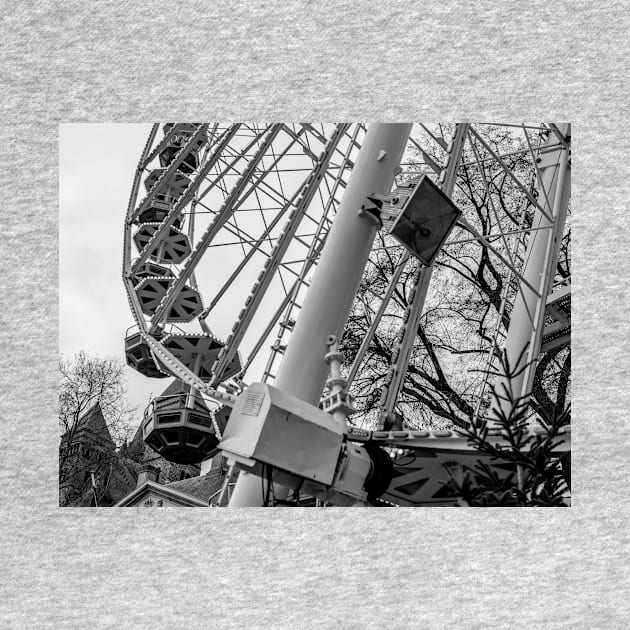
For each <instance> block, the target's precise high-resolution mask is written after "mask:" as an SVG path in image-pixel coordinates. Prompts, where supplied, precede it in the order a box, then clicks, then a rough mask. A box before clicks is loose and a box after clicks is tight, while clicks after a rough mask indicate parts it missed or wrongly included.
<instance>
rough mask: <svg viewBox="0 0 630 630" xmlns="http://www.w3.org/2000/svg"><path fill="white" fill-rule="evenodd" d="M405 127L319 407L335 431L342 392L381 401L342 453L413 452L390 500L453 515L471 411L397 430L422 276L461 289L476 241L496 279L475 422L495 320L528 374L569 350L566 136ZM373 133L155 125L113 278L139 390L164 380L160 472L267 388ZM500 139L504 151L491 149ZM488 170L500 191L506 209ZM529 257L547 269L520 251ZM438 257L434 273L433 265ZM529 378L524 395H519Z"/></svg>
mask: <svg viewBox="0 0 630 630" xmlns="http://www.w3.org/2000/svg"><path fill="white" fill-rule="evenodd" d="M488 129H491V130H492V134H494V135H493V136H492V134H491V136H489V135H488V133H487V130H488ZM410 130H411V133H410V134H409V133H408V134H407V135H408V136H409V139H408V141H407V144H406V150H405V153H404V157H403V159H402V162H401V165H400V166H399V167H398V166H397V168H396V178H395V181H394V182H393V186H392V188H391V190H387V191H385V194H383V192H382V191H374V194H369V195H367V196H366V197H365V200H364V203H362V204H360V206H359V207H358V208H357V214H358V215H360V216H362V217H363V220H365V221H367V222H369V223H371V224H373V226H374V230H375V231H376V230H378V238H377V239H376V240H375V244H374V247H372V249H371V251H370V253H369V260H368V263H367V265H365V271H364V278H365V282H362V285H361V288H362V291H361V292H359V293H357V295H356V296H354V295H353V296H350V299H351V301H352V310H351V318H350V321H351V322H356V321H358V320H361V322H362V324H361V325H362V326H363V327H362V328H361V327H359V328H357V329H356V330H355V333H356V331H359V334H360V336H361V338H360V343H356V344H355V346H354V349H353V352H352V356H351V357H349V358H351V359H352V362H348V363H347V365H346V370H345V371H346V373H347V378H344V377H342V376H341V372H340V367H341V363H342V362H343V359H344V357H343V356H342V355H341V354H340V353H339V352H338V351H337V345H335V344H336V340H334V341H333V340H332V339H331V340H330V343H331V344H332V345H331V348H330V352H329V355H330V356H329V358H328V359H327V367H326V368H325V369H331V371H332V372H333V377H331V378H330V379H329V381H328V385H329V386H330V394H329V395H328V396H326V397H324V400H323V401H322V405H321V406H322V408H323V409H324V410H325V411H328V412H330V413H334V412H337V413H339V410H340V409H341V410H343V412H344V417H345V418H347V417H348V415H350V416H351V414H353V413H354V412H355V411H356V409H355V407H353V404H352V395H353V394H355V395H356V396H358V397H360V396H361V395H366V396H368V397H369V396H372V397H373V398H374V397H375V391H374V390H375V389H377V390H378V396H377V398H378V404H377V405H376V406H374V405H373V407H375V409H376V411H374V409H373V410H372V415H371V416H370V414H369V413H367V414H365V415H364V416H363V424H364V426H358V425H357V424H355V423H353V422H352V417H350V418H349V420H348V425H347V426H348V429H347V431H345V437H344V441H345V440H348V441H349V442H352V443H355V444H365V443H368V442H369V443H370V444H372V445H373V444H377V445H378V446H379V447H386V448H387V449H388V450H390V451H391V449H397V450H398V452H399V453H400V454H402V455H408V454H409V453H411V452H413V453H415V454H416V455H418V454H420V455H421V456H415V457H414V458H412V461H411V464H406V463H405V461H408V459H409V458H407V460H404V458H401V459H400V461H398V462H397V461H396V459H395V452H394V469H395V472H396V474H395V476H394V478H393V479H391V478H390V479H389V480H388V481H389V482H388V485H387V487H388V489H387V492H385V494H384V495H383V496H384V498H385V500H386V501H388V502H390V503H393V504H396V505H429V504H435V505H442V504H449V499H448V497H445V496H443V493H441V488H442V485H441V484H440V482H439V479H440V474H439V473H438V469H440V467H442V468H443V466H444V465H445V464H446V465H447V466H448V465H449V464H451V463H452V462H453V461H455V460H456V461H468V460H470V459H471V458H474V457H477V456H478V454H477V453H474V452H471V450H470V448H469V447H468V446H467V444H466V440H465V439H463V438H462V437H461V436H459V435H458V434H457V433H456V432H455V431H453V428H455V427H457V426H458V425H460V426H461V424H463V423H464V422H465V420H464V418H465V416H466V413H463V415H462V414H460V415H458V413H457V410H456V411H455V412H453V413H452V414H451V416H449V418H450V425H449V426H447V427H443V426H439V425H438V428H435V426H436V425H433V426H429V427H422V426H413V423H410V422H404V421H403V420H402V419H403V418H404V417H406V416H410V417H416V418H418V419H422V418H423V417H424V416H422V414H420V415H417V413H416V412H417V404H415V403H414V401H413V400H412V399H410V397H409V395H408V393H406V391H405V390H406V387H405V379H406V378H407V376H408V368H409V366H410V365H412V366H413V365H415V361H416V360H417V359H418V356H419V355H420V354H422V352H424V351H425V350H423V347H422V346H423V344H422V341H423V340H419V339H418V334H417V333H418V326H419V322H420V320H421V318H422V317H423V310H424V309H425V308H426V305H427V300H428V301H429V303H430V302H431V299H432V298H431V295H430V290H429V289H430V283H431V282H430V281H431V278H432V276H433V275H435V279H434V282H437V283H438V285H439V283H442V284H444V283H446V284H448V283H449V282H451V283H452V282H453V278H454V276H455V275H457V274H459V275H460V276H461V275H462V274H461V269H458V268H457V267H456V265H455V264H454V263H453V260H455V259H457V258H458V256H459V257H461V258H462V259H463V258H465V257H466V256H471V255H472V254H471V253H470V248H471V247H473V245H474V246H481V247H483V250H484V255H486V256H489V257H491V259H492V261H493V266H492V269H493V270H499V271H498V272H497V273H500V274H502V278H504V281H503V282H502V283H501V285H502V291H501V294H500V295H499V296H492V297H493V299H498V302H499V303H498V306H497V307H496V308H495V309H494V311H493V314H492V315H491V316H488V321H487V322H484V334H483V335H481V337H482V338H481V339H480V340H479V342H478V345H477V351H476V354H475V356H476V358H477V360H478V362H479V365H481V364H483V366H482V367H485V369H480V370H478V372H479V374H480V377H479V378H477V379H476V380H475V381H474V383H473V384H472V385H471V387H470V388H469V390H467V391H466V393H465V394H464V396H463V397H464V398H466V400H465V401H464V402H462V403H461V405H460V406H461V407H462V409H464V410H468V409H472V410H473V416H475V415H479V414H480V413H483V412H484V409H485V406H487V404H488V400H489V391H490V390H489V385H490V382H489V380H490V379H489V376H488V375H489V374H490V373H491V369H490V366H494V367H496V365H495V363H494V362H495V361H496V357H497V356H499V355H500V352H499V350H501V349H502V348H503V347H504V346H509V345H510V341H509V339H508V336H509V330H508V329H507V326H506V325H505V319H506V314H509V315H512V321H514V320H515V319H517V318H516V317H515V313H516V312H521V311H522V313H521V314H520V315H518V317H520V318H521V319H523V321H524V322H525V323H524V325H522V326H520V329H521V330H520V331H517V332H516V333H515V332H514V330H515V329H516V328H517V327H516V326H512V327H510V330H511V331H512V337H514V335H517V336H518V339H517V340H516V341H512V347H513V348H516V347H517V345H518V344H519V343H521V344H522V343H525V346H526V347H527V348H528V352H529V357H526V358H525V359H523V360H524V361H525V362H526V363H527V364H530V363H532V360H533V359H535V358H536V356H534V354H536V353H539V352H540V351H541V348H543V349H544V348H547V349H549V348H550V347H559V346H562V345H566V344H567V343H568V341H569V339H570V275H569V274H566V275H563V276H561V277H558V274H557V273H556V265H557V261H558V257H559V250H560V245H561V243H562V239H563V237H564V236H565V233H566V224H567V220H566V217H567V208H568V206H569V202H568V193H567V192H566V190H565V189H566V188H567V186H566V183H565V182H567V181H568V176H566V172H567V169H568V166H570V156H569V155H570V154H569V148H570V132H569V131H568V129H567V128H564V127H559V126H556V125H519V126H512V125H472V124H460V125H456V126H455V125H452V126H424V125H414V126H413V127H410ZM367 132H368V127H367V126H366V125H363V124H232V125H219V124H202V123H167V124H164V125H162V126H160V125H157V124H156V125H154V126H153V128H152V130H151V133H150V135H149V138H148V139H147V143H146V145H145V147H144V150H143V151H142V154H141V157H140V160H139V163H138V167H137V170H136V174H135V179H134V184H133V188H132V193H131V198H130V202H129V206H128V209H127V215H126V219H125V231H124V254H123V279H124V283H125V288H126V291H127V295H128V299H129V304H130V309H131V313H132V316H133V318H134V320H135V324H134V326H133V327H132V329H130V330H129V331H128V334H127V336H126V339H125V350H126V355H127V361H128V363H129V364H130V365H131V366H132V367H133V368H134V369H136V370H138V371H139V372H141V373H142V374H144V375H145V376H147V377H149V378H168V377H174V379H175V380H174V381H173V383H172V384H171V385H169V387H168V388H167V389H166V391H165V392H164V394H163V395H162V396H159V397H157V398H156V399H155V400H154V401H153V402H152V404H151V407H150V409H149V410H147V414H146V416H145V419H144V421H143V436H144V439H145V441H146V442H147V443H148V444H149V445H150V446H151V447H152V448H153V449H154V450H155V451H156V452H158V453H160V454H161V455H162V456H164V457H165V458H167V459H169V460H171V461H175V462H179V463H199V462H201V461H203V460H206V459H207V458H209V457H211V456H212V455H213V454H214V453H216V451H217V445H218V443H219V440H220V439H221V437H222V435H223V433H224V431H225V429H226V426H227V425H228V419H229V417H230V410H231V408H232V407H233V405H234V403H235V400H236V397H237V396H238V395H239V394H241V393H242V392H243V391H245V390H247V388H248V385H249V384H251V383H263V384H269V385H273V384H274V382H275V380H276V376H277V374H278V369H279V366H280V365H281V363H282V359H283V355H284V354H285V352H286V349H287V346H288V345H289V344H290V340H291V337H292V334H293V330H294V328H295V326H296V322H297V321H298V319H299V315H300V311H301V309H302V306H303V304H304V302H305V299H306V297H307V295H308V293H309V288H310V286H311V282H312V278H313V274H314V272H315V270H316V268H317V266H318V263H319V261H320V260H321V257H322V251H323V250H324V246H325V244H326V242H327V239H328V235H329V233H330V231H331V226H332V225H333V223H334V220H335V216H336V214H337V212H338V211H339V207H340V204H341V201H342V199H343V194H344V191H345V189H346V188H347V187H348V182H349V180H350V177H351V174H352V173H353V170H354V167H355V165H356V163H357V160H358V159H359V156H360V152H361V148H362V146H363V145H364V142H365V139H366V134H367ZM499 136H500V137H501V138H502V141H503V144H504V146H508V147H512V148H513V149H514V150H513V151H510V150H508V151H505V150H504V151H503V152H501V150H500V149H499V148H498V144H497V137H499ZM377 159H380V158H377ZM498 173H500V174H501V177H500V179H501V186H502V187H505V189H506V190H507V189H509V190H510V191H511V193H512V194H511V195H510V197H509V203H506V199H507V196H506V195H503V193H504V192H505V191H504V190H500V189H499V188H498V186H497V184H496V180H497V177H498V175H497V174H498ZM471 178H476V179H477V180H478V181H477V184H478V187H479V188H478V192H479V194H481V196H482V197H485V198H484V199H483V201H482V202H480V205H483V207H484V208H485V210H484V213H482V214H480V213H479V212H477V213H475V212H474V210H475V208H476V206H475V204H476V201H475V196H474V194H472V209H471V207H470V206H471V203H469V202H470V200H467V199H466V192H467V191H466V190H465V186H466V185H467V184H468V185H469V184H470V180H471ZM558 191H560V192H558ZM556 198H557V199H556ZM537 234H544V235H545V238H538V239H537V238H534V235H537ZM351 238H352V236H351ZM536 241H537V242H538V245H536ZM536 247H538V249H539V250H541V252H542V253H540V252H533V253H532V249H535V248H536ZM440 257H441V258H442V259H443V261H444V264H443V265H442V266H440V265H439V264H438V265H437V266H436V264H435V262H436V259H438V258H440ZM534 259H535V260H536V261H540V262H539V263H537V264H538V266H537V267H536V265H533V266H532V264H531V261H532V260H534ZM438 262H439V261H438ZM375 270H377V271H375ZM338 273H339V274H344V273H346V270H344V269H339V270H338ZM375 273H376V275H377V276H379V277H378V278H377V280H378V281H373V280H374V276H375ZM370 274H372V276H370ZM541 277H542V281H541ZM481 281H482V282H483V281H484V279H483V278H482V279H481ZM401 295H402V296H404V299H401ZM322 302H323V303H322V306H321V307H322V309H325V308H331V307H330V306H329V305H327V304H326V303H325V302H326V300H322ZM352 316H354V319H353V318H352ZM527 322H530V324H531V325H528V324H527ZM539 322H543V325H540V324H539ZM490 329H492V331H491V332H488V331H489V330H490ZM382 331H385V333H384V336H383V337H382V339H386V340H387V339H389V342H390V344H391V348H390V350H391V352H390V353H389V354H388V355H387V356H386V357H385V359H383V357H381V358H380V359H381V362H380V363H378V361H375V359H374V356H373V355H371V353H370V348H371V347H372V345H373V344H374V343H375V340H377V341H378V339H379V334H381V332H382ZM331 332H332V331H331ZM388 335H389V336H388ZM528 335H529V338H527V339H526V337H527V336H528ZM344 339H345V337H344ZM339 341H340V342H341V341H342V339H341V335H340V339H339ZM434 352H435V350H434ZM327 356H328V355H327ZM511 358H514V357H511ZM383 360H385V361H386V362H387V361H388V362H389V365H388V366H387V369H385V370H384V369H383ZM321 362H322V364H326V361H324V356H322V357H321ZM451 363H452V362H451ZM446 364H449V362H448V361H446ZM477 367H479V366H478V365H477ZM450 368H451V369H453V370H457V365H454V366H453V365H450ZM414 369H415V368H414ZM526 372H527V371H526ZM529 372H530V373H527V374H524V375H523V376H522V381H523V382H522V385H521V387H522V388H524V389H527V387H530V386H531V379H532V378H533V376H532V374H531V370H530V371H529ZM464 404H465V405H468V406H467V407H465V406H463V405H464ZM414 413H416V415H415V416H414ZM468 415H469V416H470V414H468ZM370 423H371V424H370ZM460 423H461V424H460ZM449 427H450V428H449ZM372 466H373V463H372ZM429 478H430V479H431V480H430V481H429V482H427V479H429ZM381 485H382V483H381ZM451 502H452V501H451Z"/></svg>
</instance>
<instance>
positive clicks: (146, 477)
mask: <svg viewBox="0 0 630 630" xmlns="http://www.w3.org/2000/svg"><path fill="white" fill-rule="evenodd" d="M159 476H160V469H159V468H156V467H155V466H151V464H142V466H141V468H140V472H139V473H138V483H137V484H136V488H139V487H140V486H141V485H142V484H143V483H146V482H147V481H154V482H157V480H158V477H159Z"/></svg>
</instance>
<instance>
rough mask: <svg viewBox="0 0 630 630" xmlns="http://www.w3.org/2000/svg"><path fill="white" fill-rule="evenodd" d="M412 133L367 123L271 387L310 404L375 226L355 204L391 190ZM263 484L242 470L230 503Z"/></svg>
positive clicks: (254, 495)
mask: <svg viewBox="0 0 630 630" xmlns="http://www.w3.org/2000/svg"><path fill="white" fill-rule="evenodd" d="M410 132H411V124H392V123H377V124H372V125H370V127H369V129H368V131H367V134H366V136H365V140H364V142H363V146H362V147H361V150H360V151H359V155H358V157H357V161H356V164H355V167H354V169H353V171H352V174H351V175H350V178H349V180H348V185H347V187H346V190H345V192H344V195H343V199H342V201H341V203H340V205H339V210H338V212H337V216H336V217H335V220H334V222H333V225H332V227H331V230H330V233H329V235H328V238H327V240H326V245H325V246H324V249H323V251H322V256H321V260H320V262H319V264H318V266H317V268H316V269H315V273H314V275H313V281H312V282H311V286H310V288H309V290H308V293H307V294H306V297H305V300H304V304H303V306H302V309H301V310H300V313H299V316H298V319H297V322H296V324H295V329H294V330H293V333H292V335H291V339H290V340H289V344H288V347H287V350H286V354H285V355H284V358H283V360H282V363H281V365H280V369H279V371H278V375H277V377H276V380H275V383H274V385H275V387H278V388H279V389H281V390H283V391H285V392H287V393H288V394H291V395H292V396H295V397H297V398H300V399H301V400H304V401H306V402H308V403H311V404H313V405H317V404H318V402H319V399H320V397H321V395H322V392H323V389H324V384H325V382H326V378H327V375H328V365H327V364H326V362H325V360H324V356H325V355H326V353H327V352H328V347H327V344H326V341H327V339H328V337H329V335H335V336H337V337H338V338H341V335H342V333H343V328H344V326H345V323H346V320H347V318H348V314H349V312H350V308H351V307H352V302H353V300H354V298H355V295H356V293H357V290H358V288H359V284H360V282H361V277H362V275H363V270H364V267H365V264H366V263H367V260H368V257H369V255H370V250H371V248H372V243H373V241H374V237H375V235H376V231H377V225H376V224H375V222H374V220H373V219H371V218H370V216H369V215H366V214H363V215H362V216H360V215H359V209H360V208H361V206H362V205H364V204H366V203H367V196H368V194H370V193H376V194H382V195H386V194H388V193H389V192H390V190H391V187H392V184H393V182H394V176H395V174H396V169H397V168H398V166H399V164H400V162H401V159H402V155H403V152H404V150H405V146H406V144H407V140H408V138H409V134H410ZM278 440H282V436H281V435H279V436H278ZM262 485H263V484H262V482H261V479H260V478H259V477H255V476H252V475H247V474H242V473H241V477H240V478H239V481H238V482H237V484H236V487H235V489H234V493H233V494H232V497H231V499H230V507H239V506H261V505H263V489H262ZM278 493H279V491H278V489H277V490H276V496H278ZM284 497H286V492H285V493H284ZM284 497H280V498H284Z"/></svg>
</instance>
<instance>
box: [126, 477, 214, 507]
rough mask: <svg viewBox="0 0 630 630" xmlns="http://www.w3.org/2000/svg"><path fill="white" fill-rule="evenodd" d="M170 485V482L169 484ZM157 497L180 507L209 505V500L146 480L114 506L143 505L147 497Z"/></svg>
mask: <svg viewBox="0 0 630 630" xmlns="http://www.w3.org/2000/svg"><path fill="white" fill-rule="evenodd" d="M169 485H170V484H169ZM147 497H149V498H153V497H156V498H158V499H160V498H162V499H166V500H167V501H168V502H169V503H170V504H171V505H172V504H175V505H177V506H180V507H208V504H207V502H206V503H204V502H203V501H200V500H199V499H197V498H195V497H192V496H190V495H188V494H184V493H183V492H179V491H177V490H175V489H174V488H169V486H163V485H162V484H159V483H155V481H146V482H145V483H143V484H142V485H141V486H140V487H138V488H136V489H135V490H134V491H133V492H131V493H130V494H128V495H127V496H126V497H125V498H124V499H122V500H121V501H119V502H118V503H116V505H114V507H136V506H139V505H142V502H143V501H144V500H145V499H146V498H147Z"/></svg>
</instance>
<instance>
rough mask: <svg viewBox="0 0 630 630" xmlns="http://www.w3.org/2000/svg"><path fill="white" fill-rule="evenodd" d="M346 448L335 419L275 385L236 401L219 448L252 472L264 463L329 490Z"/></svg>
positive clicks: (256, 385) (254, 387)
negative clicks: (338, 462) (343, 445)
mask: <svg viewBox="0 0 630 630" xmlns="http://www.w3.org/2000/svg"><path fill="white" fill-rule="evenodd" d="M342 444H343V433H342V431H341V429H340V428H338V427H337V424H336V422H335V419H334V418H333V417H332V416H330V415H328V414H327V413H325V412H323V411H322V410H321V409H319V408H317V407H315V406H314V405H309V404H308V403H306V402H304V401H302V400H299V399H297V398H295V397H293V396H290V395H289V394H286V393H284V392H282V391H280V390H279V389H276V388H275V387H273V386H271V385H266V384H263V383H252V384H251V385H250V386H249V387H248V388H247V390H245V391H244V392H243V393H242V394H241V395H240V396H239V397H238V398H237V399H236V402H235V403H234V407H233V409H232V413H231V414H230V421H229V422H228V424H227V427H226V429H225V433H224V434H223V440H222V441H221V443H220V444H219V448H220V449H221V450H222V451H223V452H224V454H225V455H226V456H227V457H233V458H234V459H235V460H236V461H239V462H240V463H242V464H245V466H248V465H249V467H250V468H254V467H255V463H257V462H258V463H265V464H269V465H271V466H274V467H276V468H279V469H281V470H284V471H287V472H289V473H292V474H294V475H298V476H300V477H303V478H306V479H311V480H313V481H316V482H317V483H320V484H323V485H326V486H330V485H332V483H333V481H334V477H335V469H336V466H337V461H338V459H339V456H340V453H341V448H342ZM247 460H249V462H248V461H247Z"/></svg>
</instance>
